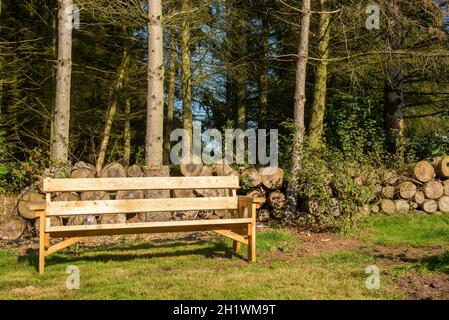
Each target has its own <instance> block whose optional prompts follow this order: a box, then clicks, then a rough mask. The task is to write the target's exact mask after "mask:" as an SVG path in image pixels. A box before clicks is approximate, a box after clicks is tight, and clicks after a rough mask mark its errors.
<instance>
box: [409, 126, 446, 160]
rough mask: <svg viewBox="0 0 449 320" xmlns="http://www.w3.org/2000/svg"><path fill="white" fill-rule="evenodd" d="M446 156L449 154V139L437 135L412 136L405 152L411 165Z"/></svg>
mask: <svg viewBox="0 0 449 320" xmlns="http://www.w3.org/2000/svg"><path fill="white" fill-rule="evenodd" d="M446 154H449V137H442V136H438V135H435V133H429V134H426V135H413V136H411V137H410V138H409V143H408V144H407V148H406V152H405V155H406V157H407V159H406V160H407V162H410V163H411V162H416V161H419V160H422V159H427V158H430V157H436V156H442V155H446Z"/></svg>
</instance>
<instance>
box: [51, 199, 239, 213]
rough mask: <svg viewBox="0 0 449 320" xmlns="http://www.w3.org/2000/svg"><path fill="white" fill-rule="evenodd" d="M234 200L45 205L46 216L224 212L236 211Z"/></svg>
mask: <svg viewBox="0 0 449 320" xmlns="http://www.w3.org/2000/svg"><path fill="white" fill-rule="evenodd" d="M237 202H238V200H237V198H235V197H216V198H168V199H132V200H95V201H57V202H56V201H55V202H51V203H50V204H48V205H47V217H48V216H73V215H89V214H117V213H140V212H161V211H166V212H171V211H194V210H228V209H236V208H237Z"/></svg>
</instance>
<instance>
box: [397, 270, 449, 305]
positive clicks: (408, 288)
mask: <svg viewBox="0 0 449 320" xmlns="http://www.w3.org/2000/svg"><path fill="white" fill-rule="evenodd" d="M397 285H398V291H399V292H401V293H403V294H405V295H407V296H408V297H409V298H410V299H412V300H448V299H449V276H448V275H446V274H441V273H438V274H426V275H422V274H419V273H417V272H412V273H409V274H408V275H407V276H405V277H402V278H400V279H398V281H397Z"/></svg>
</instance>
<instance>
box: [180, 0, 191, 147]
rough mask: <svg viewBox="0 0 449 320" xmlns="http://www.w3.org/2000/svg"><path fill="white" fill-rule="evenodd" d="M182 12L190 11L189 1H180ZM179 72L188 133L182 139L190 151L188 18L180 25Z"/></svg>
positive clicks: (183, 118)
mask: <svg viewBox="0 0 449 320" xmlns="http://www.w3.org/2000/svg"><path fill="white" fill-rule="evenodd" d="M182 11H183V12H188V11H190V1H189V0H182ZM181 55H182V59H181V60H182V61H181V71H182V76H181V78H182V122H183V127H184V130H186V131H187V133H188V138H187V139H184V140H183V142H184V143H185V147H186V148H187V150H190V152H191V147H192V135H193V115H192V71H191V57H190V18H189V17H188V14H187V13H186V17H185V18H184V21H183V23H182V31H181Z"/></svg>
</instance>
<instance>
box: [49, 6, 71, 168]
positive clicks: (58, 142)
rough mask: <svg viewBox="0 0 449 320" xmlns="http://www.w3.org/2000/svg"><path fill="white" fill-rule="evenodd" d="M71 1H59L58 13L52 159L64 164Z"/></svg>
mask: <svg viewBox="0 0 449 320" xmlns="http://www.w3.org/2000/svg"><path fill="white" fill-rule="evenodd" d="M72 12H73V0H59V12H58V21H59V22H58V61H57V75H56V98H55V111H54V115H53V117H54V128H53V136H52V137H51V143H52V148H51V150H52V154H51V156H52V158H53V160H54V161H56V162H60V163H66V162H68V156H69V130H70V89H71V76H72V27H73V22H72V16H73V13H72Z"/></svg>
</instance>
